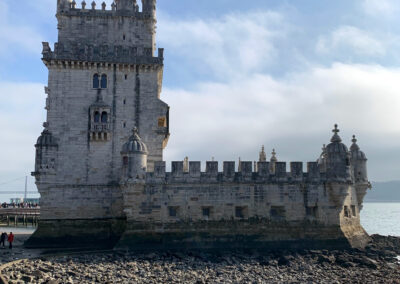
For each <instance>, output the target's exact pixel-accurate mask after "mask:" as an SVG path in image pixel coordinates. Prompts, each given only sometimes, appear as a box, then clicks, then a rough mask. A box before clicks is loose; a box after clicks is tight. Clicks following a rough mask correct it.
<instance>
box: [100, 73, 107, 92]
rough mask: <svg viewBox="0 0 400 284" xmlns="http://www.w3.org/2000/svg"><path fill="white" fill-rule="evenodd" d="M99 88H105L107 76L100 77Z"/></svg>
mask: <svg viewBox="0 0 400 284" xmlns="http://www.w3.org/2000/svg"><path fill="white" fill-rule="evenodd" d="M101 88H102V89H106V88H107V75H106V74H103V75H101Z"/></svg>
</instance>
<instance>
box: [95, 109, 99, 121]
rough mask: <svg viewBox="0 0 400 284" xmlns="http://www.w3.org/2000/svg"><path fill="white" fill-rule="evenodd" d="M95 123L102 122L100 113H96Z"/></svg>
mask: <svg viewBox="0 0 400 284" xmlns="http://www.w3.org/2000/svg"><path fill="white" fill-rule="evenodd" d="M94 122H100V113H99V112H98V111H96V112H95V113H94Z"/></svg>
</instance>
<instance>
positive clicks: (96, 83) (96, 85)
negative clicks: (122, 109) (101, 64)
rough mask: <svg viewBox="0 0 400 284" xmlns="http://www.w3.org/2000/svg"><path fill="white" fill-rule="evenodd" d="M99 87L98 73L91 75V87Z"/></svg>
mask: <svg viewBox="0 0 400 284" xmlns="http://www.w3.org/2000/svg"><path fill="white" fill-rule="evenodd" d="M98 88H99V74H94V75H93V89H98Z"/></svg>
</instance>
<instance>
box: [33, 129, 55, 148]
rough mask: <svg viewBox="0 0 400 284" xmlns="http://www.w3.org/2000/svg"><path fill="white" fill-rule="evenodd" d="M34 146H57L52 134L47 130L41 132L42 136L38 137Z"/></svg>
mask: <svg viewBox="0 0 400 284" xmlns="http://www.w3.org/2000/svg"><path fill="white" fill-rule="evenodd" d="M36 146H57V141H56V139H55V138H54V136H53V134H51V132H50V131H48V130H47V129H45V130H43V132H42V134H41V135H40V136H39V138H38V140H37V142H36Z"/></svg>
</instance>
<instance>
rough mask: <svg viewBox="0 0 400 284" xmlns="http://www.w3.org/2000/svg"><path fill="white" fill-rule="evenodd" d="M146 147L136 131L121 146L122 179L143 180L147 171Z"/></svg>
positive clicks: (135, 129)
mask: <svg viewBox="0 0 400 284" xmlns="http://www.w3.org/2000/svg"><path fill="white" fill-rule="evenodd" d="M147 154H148V151H147V147H146V145H145V144H144V143H143V141H142V139H141V138H140V137H139V133H138V129H137V128H136V127H135V128H134V129H133V134H132V136H131V137H129V140H128V142H126V143H125V144H124V145H123V146H122V151H121V155H122V160H123V179H132V178H133V179H143V178H144V177H145V176H146V170H147Z"/></svg>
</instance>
